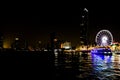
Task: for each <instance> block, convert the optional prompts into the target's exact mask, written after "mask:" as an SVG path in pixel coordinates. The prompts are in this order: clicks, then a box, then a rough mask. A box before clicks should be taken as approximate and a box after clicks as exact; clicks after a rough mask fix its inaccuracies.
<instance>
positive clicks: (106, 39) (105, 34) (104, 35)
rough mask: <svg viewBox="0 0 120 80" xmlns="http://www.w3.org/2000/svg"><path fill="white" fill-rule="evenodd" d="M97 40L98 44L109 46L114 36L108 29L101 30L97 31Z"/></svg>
mask: <svg viewBox="0 0 120 80" xmlns="http://www.w3.org/2000/svg"><path fill="white" fill-rule="evenodd" d="M95 42H96V43H97V45H98V46H109V45H111V44H112V42H113V36H112V34H111V32H110V31H108V30H101V31H99V32H98V33H97V35H96V38H95Z"/></svg>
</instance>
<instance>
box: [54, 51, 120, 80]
mask: <svg viewBox="0 0 120 80" xmlns="http://www.w3.org/2000/svg"><path fill="white" fill-rule="evenodd" d="M56 56H57V57H56V59H55V67H56V78H57V79H58V80H59V79H60V80H62V79H70V80H73V79H78V80H79V79H87V80H93V79H95V80H103V79H104V80H114V79H119V78H120V55H119V54H115V53H113V55H112V56H110V55H96V54H91V53H88V54H87V56H86V55H82V53H62V54H61V53H58V54H57V55H56Z"/></svg>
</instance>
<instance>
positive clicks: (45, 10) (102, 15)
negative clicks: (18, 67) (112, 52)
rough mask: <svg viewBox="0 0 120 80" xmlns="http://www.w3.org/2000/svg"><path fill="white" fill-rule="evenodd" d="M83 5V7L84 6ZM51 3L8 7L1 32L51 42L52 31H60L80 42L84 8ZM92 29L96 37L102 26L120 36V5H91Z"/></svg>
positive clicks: (90, 21)
mask: <svg viewBox="0 0 120 80" xmlns="http://www.w3.org/2000/svg"><path fill="white" fill-rule="evenodd" d="M82 7H83V6H82ZM82 7H80V6H79V7H69V6H65V7H60V6H59V7H58V6H47V7H43V6H42V7H41V6H39V7H37V8H35V9H32V7H29V8H26V7H25V8H22V9H21V8H13V9H12V8H10V9H9V8H8V9H7V10H3V14H2V15H1V16H0V20H1V24H0V27H1V29H0V32H2V33H3V34H4V36H5V39H6V40H7V38H10V36H11V37H12V38H13V37H15V35H16V34H18V33H19V32H20V33H22V34H24V37H25V38H26V39H28V40H29V41H31V42H34V41H36V40H41V41H45V42H47V41H48V40H49V34H50V33H51V32H57V34H58V36H59V39H60V40H65V41H72V43H73V44H74V45H76V44H77V43H78V42H79V37H80V36H79V33H80V32H79V31H80V27H79V26H80V12H81V11H80V8H82ZM87 8H88V9H89V32H90V33H91V35H90V36H91V38H92V40H94V38H95V35H96V33H97V32H98V31H99V30H101V29H108V30H110V31H111V32H112V34H113V36H114V37H115V38H114V39H115V40H116V41H118V40H119V39H120V37H119V34H120V31H119V26H120V24H119V23H120V22H119V21H120V20H119V19H120V14H119V10H120V9H119V8H118V7H115V6H114V7H101V6H96V7H88V6H87Z"/></svg>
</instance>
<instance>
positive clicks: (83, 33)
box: [80, 8, 88, 45]
mask: <svg viewBox="0 0 120 80" xmlns="http://www.w3.org/2000/svg"><path fill="white" fill-rule="evenodd" d="M80 45H88V9H87V8H83V9H81V15H80Z"/></svg>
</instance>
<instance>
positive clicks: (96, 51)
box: [91, 47, 112, 55]
mask: <svg viewBox="0 0 120 80" xmlns="http://www.w3.org/2000/svg"><path fill="white" fill-rule="evenodd" d="M91 53H94V54H103V55H112V51H111V49H110V48H108V47H97V48H94V49H92V50H91Z"/></svg>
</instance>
